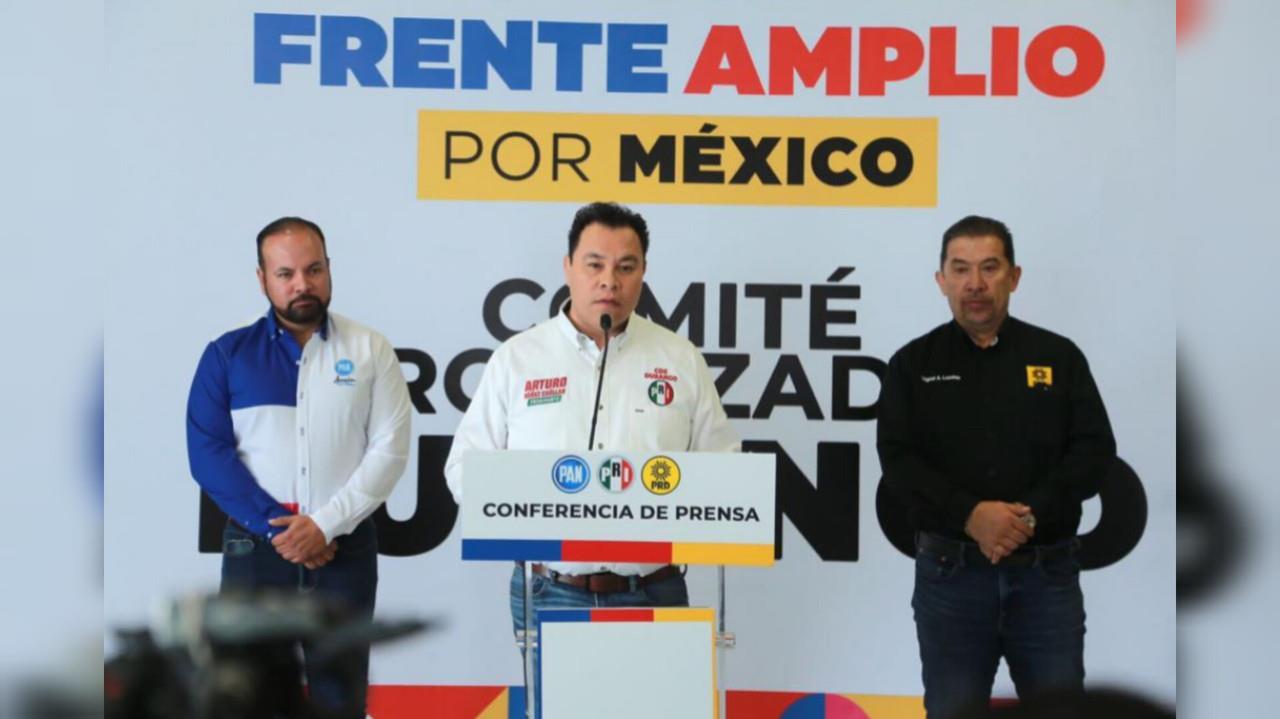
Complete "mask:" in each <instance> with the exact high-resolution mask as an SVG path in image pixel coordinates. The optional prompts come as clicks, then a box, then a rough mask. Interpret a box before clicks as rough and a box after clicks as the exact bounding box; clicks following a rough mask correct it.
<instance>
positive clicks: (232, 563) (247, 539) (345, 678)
mask: <svg viewBox="0 0 1280 719" xmlns="http://www.w3.org/2000/svg"><path fill="white" fill-rule="evenodd" d="M337 541H338V551H337V552H336V553H335V554H334V557H333V559H332V560H331V561H330V562H329V563H328V564H326V565H324V566H323V567H321V568H319V569H316V570H309V569H306V568H305V567H303V566H302V565H300V564H294V563H292V562H290V561H288V560H286V559H284V558H283V557H281V556H280V554H279V553H278V552H276V549H275V547H274V546H272V545H271V542H270V541H269V540H267V539H266V538H264V537H259V536H257V535H254V534H251V533H249V532H248V531H246V530H244V529H242V528H241V527H239V526H238V525H236V524H233V523H231V522H228V523H227V526H226V528H225V529H224V530H223V532H222V590H221V591H223V592H228V591H245V590H250V591H251V590H259V589H286V590H288V589H292V590H297V591H298V592H303V593H314V594H316V595H317V596H321V597H324V598H325V599H326V600H332V601H336V602H339V603H341V604H342V605H344V606H345V607H346V609H347V611H348V612H349V614H348V615H347V616H348V617H349V619H352V620H355V619H360V618H365V619H371V618H372V617H373V605H374V600H375V598H376V596H377V589H378V535H377V532H376V531H375V528H374V526H373V520H371V519H366V520H365V521H363V522H361V523H360V525H359V526H357V527H356V529H355V531H354V532H352V533H351V534H348V535H346V536H343V537H338V540H337ZM306 651H307V647H306V645H305V644H304V645H303V656H304V658H305V656H306ZM305 672H306V677H307V692H308V694H309V696H310V699H311V701H312V702H313V703H315V704H316V705H317V706H319V707H322V708H324V709H325V710H326V711H328V712H331V713H340V714H343V715H350V716H352V717H360V719H363V717H364V716H365V699H366V695H367V693H368V685H369V647H368V645H366V646H364V648H363V649H362V650H357V651H356V652H355V655H354V656H352V657H351V658H350V659H349V661H348V662H347V663H346V664H345V665H344V666H342V667H328V666H326V667H312V666H307V667H306V668H305Z"/></svg>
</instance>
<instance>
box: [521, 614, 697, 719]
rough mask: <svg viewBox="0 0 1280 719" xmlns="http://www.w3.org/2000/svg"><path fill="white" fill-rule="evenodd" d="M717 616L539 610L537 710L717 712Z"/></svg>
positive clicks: (634, 718) (579, 718) (578, 714)
mask: <svg viewBox="0 0 1280 719" xmlns="http://www.w3.org/2000/svg"><path fill="white" fill-rule="evenodd" d="M714 622H715V615H714V613H713V612H712V611H711V610H710V609H699V608H696V607H695V608H685V607H672V608H656V609H612V608H610V609H543V610H541V611H539V612H538V636H539V637H541V642H542V646H543V649H542V651H541V652H540V653H539V654H538V660H539V661H540V662H541V667H540V669H539V671H538V673H537V675H538V677H539V680H540V681H541V682H542V684H541V686H539V687H538V696H540V697H543V701H542V702H541V703H540V704H539V705H538V712H537V716H538V717H553V718H554V719H601V717H607V718H608V719H652V717H662V719H713V717H715V716H717V714H718V710H719V702H718V700H717V699H718V698H717V694H716V677H715V675H716V661H715V655H716V651H715V626H714ZM544 688H546V689H549V690H554V691H547V692H543V689H544Z"/></svg>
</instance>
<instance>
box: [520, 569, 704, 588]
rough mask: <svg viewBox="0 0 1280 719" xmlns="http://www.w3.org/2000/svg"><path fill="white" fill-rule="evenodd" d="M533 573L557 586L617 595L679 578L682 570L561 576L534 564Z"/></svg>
mask: <svg viewBox="0 0 1280 719" xmlns="http://www.w3.org/2000/svg"><path fill="white" fill-rule="evenodd" d="M533 573H534V574H537V575H539V576H543V577H546V578H547V579H550V580H551V581H553V582H555V583H556V584H565V585H568V586H570V587H576V588H578V589H583V590H586V591H588V592H595V593H596V594H617V593H618V592H634V591H636V590H637V589H640V588H641V587H645V586H648V585H650V584H655V583H657V582H661V581H663V580H665V579H671V578H672V577H676V576H679V575H680V568H679V567H677V566H675V565H674V564H668V565H667V566H665V567H663V568H662V569H659V570H657V571H656V572H652V573H650V574H646V575H644V576H634V575H632V576H623V575H621V574H614V573H613V572H598V573H596V574H561V573H560V572H557V571H554V570H551V569H547V568H546V566H544V565H542V564H534V565H533Z"/></svg>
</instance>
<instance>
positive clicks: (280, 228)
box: [258, 217, 329, 267]
mask: <svg viewBox="0 0 1280 719" xmlns="http://www.w3.org/2000/svg"><path fill="white" fill-rule="evenodd" d="M289 230H310V231H311V232H314V233H315V235H316V237H319V238H320V249H321V250H323V251H324V254H325V258H326V259H328V257H329V249H328V247H327V246H326V245H325V242H324V232H323V231H322V230H321V229H320V225H317V224H316V223H314V222H312V221H311V220H306V219H303V218H301V217H281V218H280V219H278V220H272V221H271V222H270V223H268V224H267V226H266V227H264V228H262V231H261V232H259V233H258V266H259V267H265V264H264V263H263V261H262V242H263V240H265V239H267V238H268V237H270V236H272V235H278V234H280V233H281V232H288V231H289Z"/></svg>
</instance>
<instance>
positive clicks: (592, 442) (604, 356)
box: [587, 312, 613, 451]
mask: <svg viewBox="0 0 1280 719" xmlns="http://www.w3.org/2000/svg"><path fill="white" fill-rule="evenodd" d="M600 329H602V330H604V352H602V353H601V354H600V378H599V379H598V380H597V381H596V401H595V403H593V404H592V405H591V436H590V437H588V438H587V451H591V450H593V449H595V447H596V420H598V419H599V418H600V392H601V391H602V390H603V389H604V363H605V362H608V361H609V330H611V329H613V318H612V317H610V316H609V313H608V312H606V313H604V314H602V315H600Z"/></svg>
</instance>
